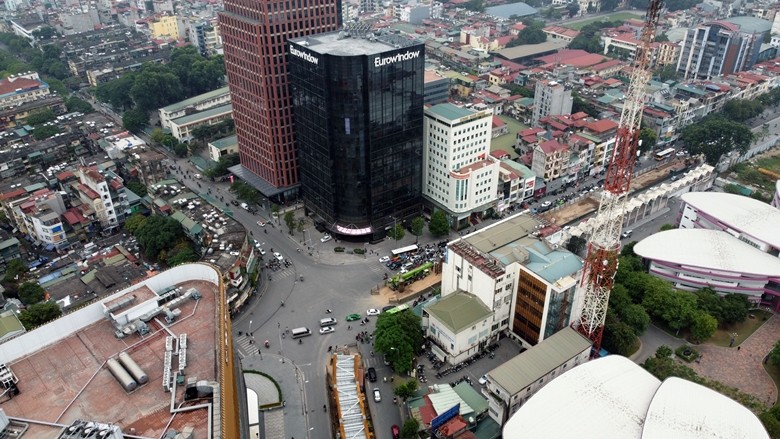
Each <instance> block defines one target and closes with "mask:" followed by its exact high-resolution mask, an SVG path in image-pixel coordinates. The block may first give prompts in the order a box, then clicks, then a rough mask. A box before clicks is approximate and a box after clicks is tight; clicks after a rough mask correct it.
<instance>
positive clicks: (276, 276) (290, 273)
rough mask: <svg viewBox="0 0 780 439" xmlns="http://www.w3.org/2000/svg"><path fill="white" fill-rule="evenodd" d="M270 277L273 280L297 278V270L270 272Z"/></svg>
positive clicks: (290, 268) (288, 269) (291, 268)
mask: <svg viewBox="0 0 780 439" xmlns="http://www.w3.org/2000/svg"><path fill="white" fill-rule="evenodd" d="M268 275H269V276H271V279H274V280H276V279H284V278H287V277H290V276H295V269H294V268H293V267H289V268H285V269H284V270H281V271H268Z"/></svg>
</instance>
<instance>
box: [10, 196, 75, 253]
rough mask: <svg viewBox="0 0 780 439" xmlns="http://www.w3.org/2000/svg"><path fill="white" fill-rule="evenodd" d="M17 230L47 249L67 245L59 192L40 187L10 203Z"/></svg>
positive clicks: (62, 205)
mask: <svg viewBox="0 0 780 439" xmlns="http://www.w3.org/2000/svg"><path fill="white" fill-rule="evenodd" d="M11 206H12V209H13V218H14V221H15V223H16V225H17V227H18V228H19V230H20V231H21V232H22V233H24V234H26V235H29V236H30V237H31V238H32V239H34V240H35V242H38V243H41V244H42V245H44V246H45V247H47V248H48V249H49V250H53V249H63V248H66V247H68V240H67V239H66V236H65V229H64V228H63V225H62V220H61V219H60V215H61V214H62V213H64V212H65V203H64V201H63V199H62V195H60V193H59V192H54V191H51V190H49V189H41V190H39V191H36V192H33V193H32V194H31V195H30V196H29V197H28V198H26V199H23V200H20V202H18V203H14V204H12V205H11Z"/></svg>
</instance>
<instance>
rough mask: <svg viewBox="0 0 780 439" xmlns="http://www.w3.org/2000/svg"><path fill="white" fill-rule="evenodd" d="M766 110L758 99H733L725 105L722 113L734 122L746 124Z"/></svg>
mask: <svg viewBox="0 0 780 439" xmlns="http://www.w3.org/2000/svg"><path fill="white" fill-rule="evenodd" d="M764 108H765V107H764V104H763V103H762V102H761V101H760V100H758V99H731V100H729V101H726V103H725V104H724V105H723V109H722V110H721V113H722V114H723V116H725V117H726V118H727V119H729V120H733V121H734V122H745V121H746V120H748V119H752V118H754V117H756V116H758V115H760V114H761V113H763V112H764Z"/></svg>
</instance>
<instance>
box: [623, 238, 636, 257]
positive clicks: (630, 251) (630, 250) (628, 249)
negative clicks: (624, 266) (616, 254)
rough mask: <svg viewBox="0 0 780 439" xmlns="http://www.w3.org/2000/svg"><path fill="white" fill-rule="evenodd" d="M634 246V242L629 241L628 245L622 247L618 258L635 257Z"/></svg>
mask: <svg viewBox="0 0 780 439" xmlns="http://www.w3.org/2000/svg"><path fill="white" fill-rule="evenodd" d="M635 245H636V241H631V242H629V243H628V244H626V245H624V246H623V248H622V249H621V250H620V256H634V257H636V253H634V246H635Z"/></svg>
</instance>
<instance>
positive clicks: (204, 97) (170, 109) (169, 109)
mask: <svg viewBox="0 0 780 439" xmlns="http://www.w3.org/2000/svg"><path fill="white" fill-rule="evenodd" d="M226 94H230V89H229V88H228V87H221V88H218V89H216V90H212V91H210V92H206V93H203V94H201V95H197V96H194V97H191V98H189V99H185V100H183V101H180V102H176V103H175V104H171V105H168V106H165V107H162V108H161V109H160V110H161V111H163V112H165V113H176V112H178V111H182V110H184V109H186V108H188V107H192V106H195V105H198V104H200V103H202V102H205V101H208V100H211V99H214V98H217V97H220V96H224V95H226Z"/></svg>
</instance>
